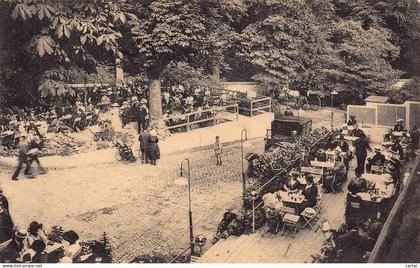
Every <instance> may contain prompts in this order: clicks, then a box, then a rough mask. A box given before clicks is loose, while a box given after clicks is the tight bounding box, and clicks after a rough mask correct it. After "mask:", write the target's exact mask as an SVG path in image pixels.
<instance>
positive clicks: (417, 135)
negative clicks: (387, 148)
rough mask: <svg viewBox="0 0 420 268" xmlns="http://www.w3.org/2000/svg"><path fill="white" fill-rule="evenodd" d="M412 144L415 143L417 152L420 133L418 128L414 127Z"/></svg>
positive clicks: (412, 129) (411, 132)
mask: <svg viewBox="0 0 420 268" xmlns="http://www.w3.org/2000/svg"><path fill="white" fill-rule="evenodd" d="M410 137H411V142H412V143H413V149H414V150H417V149H418V148H419V140H420V133H419V131H418V129H417V126H413V127H412V128H411V129H410Z"/></svg>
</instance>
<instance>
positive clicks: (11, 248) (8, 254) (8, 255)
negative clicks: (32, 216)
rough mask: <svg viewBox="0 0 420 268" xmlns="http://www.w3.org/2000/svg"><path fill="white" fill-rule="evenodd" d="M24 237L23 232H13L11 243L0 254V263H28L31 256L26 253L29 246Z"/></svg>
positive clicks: (24, 233)
mask: <svg viewBox="0 0 420 268" xmlns="http://www.w3.org/2000/svg"><path fill="white" fill-rule="evenodd" d="M26 235H27V234H26V231H25V230H17V231H16V232H15V234H14V236H13V239H12V241H10V242H9V244H7V246H6V248H5V249H3V250H2V251H1V252H0V263H17V262H22V261H30V259H31V256H30V254H29V253H27V251H28V250H29V246H28V244H27V240H26Z"/></svg>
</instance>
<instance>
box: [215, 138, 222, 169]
mask: <svg viewBox="0 0 420 268" xmlns="http://www.w3.org/2000/svg"><path fill="white" fill-rule="evenodd" d="M213 149H214V154H215V156H216V166H221V165H222V153H223V148H222V143H221V142H220V138H219V136H216V142H215V143H214V147H213Z"/></svg>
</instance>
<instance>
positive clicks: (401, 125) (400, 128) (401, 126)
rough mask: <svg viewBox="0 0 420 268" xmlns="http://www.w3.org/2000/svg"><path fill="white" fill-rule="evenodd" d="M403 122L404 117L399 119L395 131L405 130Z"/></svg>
mask: <svg viewBox="0 0 420 268" xmlns="http://www.w3.org/2000/svg"><path fill="white" fill-rule="evenodd" d="M403 123H404V119H398V120H397V122H396V124H395V126H394V131H397V132H401V131H405V128H404V126H403Z"/></svg>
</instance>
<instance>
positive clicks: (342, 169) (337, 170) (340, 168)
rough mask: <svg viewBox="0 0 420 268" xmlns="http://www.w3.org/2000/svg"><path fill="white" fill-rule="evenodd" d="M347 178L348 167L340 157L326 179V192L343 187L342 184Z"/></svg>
mask: <svg viewBox="0 0 420 268" xmlns="http://www.w3.org/2000/svg"><path fill="white" fill-rule="evenodd" d="M346 180H347V169H346V166H345V164H344V162H343V161H342V158H341V157H340V158H338V159H337V162H336V163H335V166H334V168H332V169H331V170H329V171H328V172H327V174H326V177H325V179H324V189H325V190H326V192H329V191H331V190H332V191H335V190H338V189H341V185H342V184H343V183H344V182H345V181H346Z"/></svg>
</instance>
